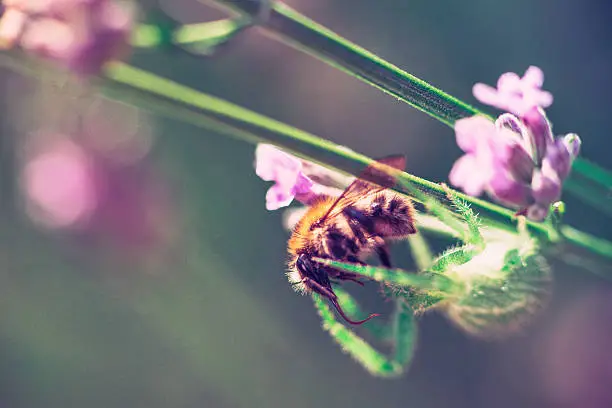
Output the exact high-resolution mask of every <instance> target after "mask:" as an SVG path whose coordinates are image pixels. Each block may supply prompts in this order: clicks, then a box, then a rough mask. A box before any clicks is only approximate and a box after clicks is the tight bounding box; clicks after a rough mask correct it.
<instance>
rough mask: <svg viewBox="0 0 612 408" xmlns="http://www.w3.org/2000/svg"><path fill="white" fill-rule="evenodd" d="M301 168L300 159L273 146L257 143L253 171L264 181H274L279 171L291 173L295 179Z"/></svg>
mask: <svg viewBox="0 0 612 408" xmlns="http://www.w3.org/2000/svg"><path fill="white" fill-rule="evenodd" d="M301 169H302V163H301V162H300V160H299V159H298V158H296V157H294V156H291V155H290V154H288V153H285V152H283V151H282V150H280V149H278V148H276V147H275V146H272V145H269V144H258V145H257V148H256V149H255V173H256V174H257V175H258V176H259V177H260V178H262V179H263V180H265V181H276V180H277V177H278V176H279V173H282V174H291V175H292V177H295V179H296V180H297V175H298V173H299V172H300V170H301Z"/></svg>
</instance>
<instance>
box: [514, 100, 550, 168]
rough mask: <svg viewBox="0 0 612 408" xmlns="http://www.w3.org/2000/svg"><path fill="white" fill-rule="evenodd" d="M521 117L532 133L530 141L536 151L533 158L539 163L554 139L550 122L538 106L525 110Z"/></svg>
mask: <svg viewBox="0 0 612 408" xmlns="http://www.w3.org/2000/svg"><path fill="white" fill-rule="evenodd" d="M521 119H522V120H523V122H524V123H525V125H526V126H527V128H528V129H529V132H530V133H531V137H530V142H531V148H532V149H533V150H532V151H533V152H534V154H533V158H534V160H535V162H536V163H537V164H540V163H541V162H542V159H543V158H544V155H545V154H546V147H547V146H548V145H549V144H551V143H552V141H553V134H552V127H551V125H550V122H549V121H548V118H547V117H546V114H545V113H544V110H543V109H542V108H539V107H537V106H534V107H533V108H531V109H529V110H528V111H527V112H525V114H524V115H523V116H522V118H521Z"/></svg>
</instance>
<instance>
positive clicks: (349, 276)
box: [330, 255, 366, 286]
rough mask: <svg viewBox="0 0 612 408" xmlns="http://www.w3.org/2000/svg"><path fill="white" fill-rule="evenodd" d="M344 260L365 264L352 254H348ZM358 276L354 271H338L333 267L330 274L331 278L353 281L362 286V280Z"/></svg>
mask: <svg viewBox="0 0 612 408" xmlns="http://www.w3.org/2000/svg"><path fill="white" fill-rule="evenodd" d="M346 260H347V261H349V262H352V263H356V264H359V265H366V263H365V262H363V261H361V260H359V259H358V258H357V257H356V256H354V255H349V256H348V257H347V258H346ZM330 275H332V273H330ZM360 277H361V275H358V274H356V273H351V272H344V271H339V270H337V269H333V275H332V278H333V279H338V280H348V281H351V282H355V283H357V284H359V285H361V286H363V282H362V281H361V280H360V279H359V278H360ZM334 283H339V282H334Z"/></svg>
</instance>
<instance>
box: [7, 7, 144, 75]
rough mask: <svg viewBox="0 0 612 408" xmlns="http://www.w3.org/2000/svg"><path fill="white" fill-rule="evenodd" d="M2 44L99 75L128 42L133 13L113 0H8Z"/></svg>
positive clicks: (124, 49) (82, 73)
mask: <svg viewBox="0 0 612 408" xmlns="http://www.w3.org/2000/svg"><path fill="white" fill-rule="evenodd" d="M4 7H5V11H4V13H3V15H2V17H1V18H0V48H10V47H13V46H15V45H19V46H20V47H22V48H23V49H24V50H26V51H29V52H31V53H32V54H35V55H38V56H42V57H45V58H49V59H51V60H54V61H57V62H59V63H61V64H62V65H64V66H65V67H67V68H68V69H70V70H72V71H74V72H76V73H78V74H81V75H88V74H96V73H98V72H99V71H100V69H101V68H102V66H103V65H104V63H105V62H107V61H109V60H112V59H116V58H119V57H120V56H121V55H123V54H124V53H125V52H126V50H127V48H128V46H127V37H128V35H129V31H130V28H131V24H132V12H131V11H130V10H128V9H126V8H125V7H123V6H120V5H119V4H118V3H116V2H114V1H112V0H45V1H32V0H5V1H4Z"/></svg>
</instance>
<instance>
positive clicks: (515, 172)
mask: <svg viewBox="0 0 612 408" xmlns="http://www.w3.org/2000/svg"><path fill="white" fill-rule="evenodd" d="M495 158H496V164H495V165H496V167H499V168H504V169H506V170H507V171H508V172H509V173H510V174H511V175H512V177H514V178H515V179H516V180H517V181H519V182H522V183H527V184H529V182H530V181H531V178H532V176H533V170H534V169H535V164H534V163H533V160H532V159H531V156H530V155H529V153H527V152H526V151H525V149H524V148H523V146H521V145H520V144H517V143H512V144H506V146H502V147H499V148H498V149H497V150H496V151H495Z"/></svg>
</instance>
